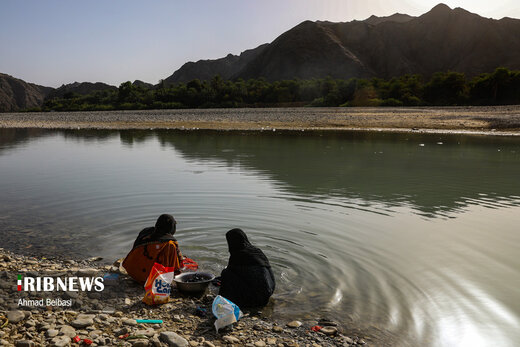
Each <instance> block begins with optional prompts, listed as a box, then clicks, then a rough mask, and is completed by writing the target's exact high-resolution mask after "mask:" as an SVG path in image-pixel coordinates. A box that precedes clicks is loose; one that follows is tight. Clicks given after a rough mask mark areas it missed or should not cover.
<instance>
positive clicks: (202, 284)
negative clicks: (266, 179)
mask: <svg viewBox="0 0 520 347" xmlns="http://www.w3.org/2000/svg"><path fill="white" fill-rule="evenodd" d="M194 277H198V278H197V281H194V282H190V280H193V278H194ZM214 278H215V276H214V275H213V274H211V273H209V272H185V273H182V274H180V275H177V276H175V278H174V279H173V280H174V281H175V283H176V285H177V289H179V291H181V292H183V293H200V292H203V291H205V290H206V288H208V286H209V283H210V282H211V281H213V279H214Z"/></svg>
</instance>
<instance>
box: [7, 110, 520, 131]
mask: <svg viewBox="0 0 520 347" xmlns="http://www.w3.org/2000/svg"><path fill="white" fill-rule="evenodd" d="M0 128H48V129H185V130H189V129H201V130H209V129H211V130H253V131H261V130H264V131H266V130H267V131H273V130H323V131H327V130H334V131H337V130H348V131H385V132H418V133H442V134H445V133H462V134H472V135H473V134H474V135H503V136H520V106H518V105H515V106H479V107H474V106H461V107H399V108H389V107H376V108H362V107H357V108H343V107H334V108H261V109H258V108H254V109H248V108H246V109H183V110H143V111H106V112H105V111H96V112H37V113H31V112H29V113H0Z"/></svg>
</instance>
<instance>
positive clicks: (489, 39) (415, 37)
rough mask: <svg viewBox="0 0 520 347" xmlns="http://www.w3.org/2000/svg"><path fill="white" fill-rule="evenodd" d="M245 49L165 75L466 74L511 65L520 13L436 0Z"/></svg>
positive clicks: (308, 27)
mask: <svg viewBox="0 0 520 347" xmlns="http://www.w3.org/2000/svg"><path fill="white" fill-rule="evenodd" d="M253 51H254V54H251V55H250V56H249V57H248V59H240V57H242V55H244V54H242V55H241V56H240V57H237V56H232V55H228V56H227V57H225V58H221V59H217V60H201V61H198V62H196V63H193V62H190V63H186V64H185V65H184V66H183V67H181V68H180V69H179V70H177V71H176V72H175V73H174V74H173V75H172V76H170V77H169V78H168V79H167V80H168V82H186V81H189V80H191V79H195V78H199V79H201V80H206V79H209V78H211V77H213V76H214V75H216V74H220V75H221V76H222V77H223V78H243V79H248V78H259V77H264V78H266V79H267V80H270V81H275V80H282V79H293V78H302V79H308V78H324V77H327V76H331V77H334V78H351V77H380V78H391V77H394V76H401V75H403V74H422V75H424V76H426V77H430V76H431V75H432V74H433V73H435V72H438V71H448V70H452V71H457V72H463V73H465V74H466V76H468V77H472V76H476V75H478V74H480V73H484V72H491V71H493V70H494V69H495V68H497V67H499V66H504V67H507V68H509V69H513V70H518V69H520V20H518V19H512V18H503V19H501V20H494V19H488V18H483V17H481V16H479V15H476V14H473V13H470V12H468V11H466V10H464V9H461V8H455V9H451V8H449V7H448V6H446V5H443V4H440V5H437V6H435V7H434V8H433V9H432V10H431V11H429V12H427V13H425V14H424V15H422V16H419V17H411V16H408V15H403V14H394V15H392V16H389V17H376V16H371V17H370V18H368V19H366V20H364V21H352V22H345V23H332V22H321V21H317V22H311V21H305V22H303V23H301V24H299V25H297V26H296V27H294V28H292V29H290V30H288V31H287V32H285V33H283V34H282V35H280V36H279V37H278V38H276V39H275V40H274V41H273V42H271V43H270V44H267V45H263V46H260V47H258V48H256V49H255V50H253ZM246 52H247V51H246ZM244 53H245V52H244Z"/></svg>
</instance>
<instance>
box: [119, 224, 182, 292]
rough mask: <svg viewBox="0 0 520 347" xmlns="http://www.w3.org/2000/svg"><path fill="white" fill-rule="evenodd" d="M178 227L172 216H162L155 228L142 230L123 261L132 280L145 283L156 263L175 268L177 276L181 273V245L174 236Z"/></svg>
mask: <svg viewBox="0 0 520 347" xmlns="http://www.w3.org/2000/svg"><path fill="white" fill-rule="evenodd" d="M176 226H177V222H176V221H175V218H173V216H172V215H169V214H162V215H160V216H159V218H158V219H157V222H156V223H155V226H154V227H149V228H144V229H143V230H141V232H140V233H139V235H138V236H137V239H136V240H135V242H134V246H133V247H132V250H131V251H130V252H129V253H128V255H127V256H126V258H125V260H124V261H123V267H124V268H125V270H126V271H127V272H128V274H129V275H130V276H131V277H132V278H134V279H135V280H136V281H138V282H140V283H144V282H145V281H146V279H147V278H148V275H149V273H150V270H151V269H152V267H153V264H154V263H159V264H161V265H163V266H165V267H173V268H174V271H175V273H176V274H178V273H180V269H181V268H182V267H183V266H184V264H183V257H182V254H181V251H180V249H179V244H178V243H177V240H176V239H175V237H174V236H173V235H174V234H175V231H176V230H177V227H176Z"/></svg>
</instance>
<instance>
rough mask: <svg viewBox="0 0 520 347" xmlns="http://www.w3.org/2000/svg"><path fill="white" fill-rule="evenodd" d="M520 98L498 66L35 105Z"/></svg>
mask: <svg viewBox="0 0 520 347" xmlns="http://www.w3.org/2000/svg"><path fill="white" fill-rule="evenodd" d="M504 104H520V71H510V70H508V69H506V68H497V69H496V70H495V71H494V72H492V73H486V74H481V75H479V76H477V77H475V78H472V79H468V78H467V77H466V76H465V75H464V74H462V73H458V72H451V71H449V72H438V73H436V74H434V75H433V76H432V77H431V78H429V79H425V78H424V77H422V76H420V75H404V76H401V77H395V78H392V79H388V80H384V79H380V78H372V79H360V78H352V79H349V80H340V79H332V78H324V79H311V80H285V81H276V82H268V81H266V80H265V79H262V78H260V79H250V80H247V81H244V80H241V79H238V80H223V79H222V78H221V77H220V76H218V75H217V76H215V77H213V78H212V79H211V80H210V81H199V80H192V81H190V82H188V83H178V84H174V85H166V84H165V83H164V82H161V83H159V84H158V85H156V86H153V87H152V88H146V87H144V86H142V85H136V84H132V83H131V82H124V83H122V84H121V85H120V86H119V88H118V89H117V90H103V91H97V92H93V93H91V94H88V95H78V94H75V93H67V94H65V95H63V96H62V97H59V98H52V99H48V100H46V101H45V102H44V104H43V106H42V107H41V108H38V109H31V111H89V110H99V111H107V110H136V109H176V108H219V107H230V108H235V107H287V106H291V107H297V106H316V107H325V106H344V107H349V106H353V107H354V106H458V105H504Z"/></svg>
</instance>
